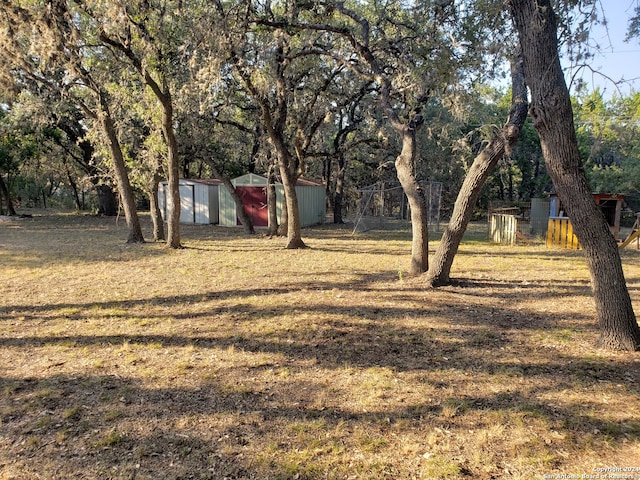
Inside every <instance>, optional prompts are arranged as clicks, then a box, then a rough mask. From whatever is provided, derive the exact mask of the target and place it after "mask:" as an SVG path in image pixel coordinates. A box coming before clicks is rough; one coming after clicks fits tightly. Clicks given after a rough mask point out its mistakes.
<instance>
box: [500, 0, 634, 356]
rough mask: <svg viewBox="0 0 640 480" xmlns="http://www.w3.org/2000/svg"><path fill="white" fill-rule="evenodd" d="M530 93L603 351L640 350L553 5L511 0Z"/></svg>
mask: <svg viewBox="0 0 640 480" xmlns="http://www.w3.org/2000/svg"><path fill="white" fill-rule="evenodd" d="M510 4H511V11H512V15H513V18H514V20H515V24H516V28H517V30H518V33H519V36H520V44H521V47H522V52H523V58H524V72H525V79H526V82H527V85H528V86H529V88H530V89H531V117H532V119H533V123H534V126H535V128H536V129H537V131H538V134H539V136H540V143H541V146H542V152H543V155H544V158H545V161H546V163H547V170H548V172H549V175H550V177H551V179H552V180H553V184H554V186H555V189H556V191H557V193H558V196H559V198H560V201H561V202H562V203H563V205H564V207H565V209H566V212H567V214H568V215H569V219H570V220H571V223H572V225H573V229H574V232H575V233H576V235H577V237H578V239H579V240H580V243H581V244H582V246H583V248H584V253H585V257H586V261H587V265H588V266H589V271H590V273H591V283H592V288H593V293H594V299H595V304H596V312H597V317H598V322H599V325H600V339H599V345H600V346H601V347H604V348H609V349H616V350H637V349H639V348H640V327H638V323H637V321H636V318H635V314H634V312H633V306H632V303H631V298H630V296H629V291H628V290H627V285H626V282H625V278H624V273H623V270H622V262H621V260H620V254H619V251H618V246H617V244H616V241H615V239H614V237H613V235H612V234H611V231H610V229H609V226H608V224H607V222H606V220H605V218H604V216H603V215H602V212H601V211H600V209H599V208H598V206H597V205H596V203H595V200H594V198H593V195H592V193H591V190H590V188H589V184H588V182H587V178H586V175H585V172H584V168H583V166H582V165H581V162H580V156H579V152H578V143H577V138H576V132H575V127H574V123H573V111H572V108H571V100H570V97H569V91H568V89H567V85H566V83H565V80H564V76H563V73H562V69H561V66H560V60H559V54H558V40H557V30H556V17H555V14H554V12H553V10H552V8H551V4H550V0H510Z"/></svg>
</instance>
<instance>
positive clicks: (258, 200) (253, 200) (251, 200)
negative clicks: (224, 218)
mask: <svg viewBox="0 0 640 480" xmlns="http://www.w3.org/2000/svg"><path fill="white" fill-rule="evenodd" d="M236 191H237V192H238V195H239V196H240V199H241V200H242V205H243V207H244V211H245V213H246V214H247V215H248V216H249V218H251V221H252V222H253V226H254V227H268V226H269V211H268V209H267V189H266V188H265V187H236ZM236 221H237V224H238V225H240V219H236Z"/></svg>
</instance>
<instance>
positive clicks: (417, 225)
mask: <svg viewBox="0 0 640 480" xmlns="http://www.w3.org/2000/svg"><path fill="white" fill-rule="evenodd" d="M401 135H402V150H401V152H400V155H398V157H397V158H396V173H397V175H398V180H400V184H401V185H402V189H403V190H404V193H405V195H406V196H407V199H408V201H409V206H410V207H411V231H412V235H413V239H412V241H411V266H410V267H409V273H410V274H412V275H417V274H421V273H424V272H426V271H427V269H428V268H429V212H428V210H427V201H426V199H425V196H424V190H423V188H422V186H421V185H420V183H419V182H418V180H417V179H416V175H415V159H416V151H417V147H416V131H415V127H411V126H410V125H405V126H404V128H403V131H402V132H401Z"/></svg>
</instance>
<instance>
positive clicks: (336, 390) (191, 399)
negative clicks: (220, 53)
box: [0, 215, 640, 479]
mask: <svg viewBox="0 0 640 480" xmlns="http://www.w3.org/2000/svg"><path fill="white" fill-rule="evenodd" d="M480 230H482V229H481V228H480ZM125 238H126V232H125V230H124V226H123V225H122V223H121V224H120V225H115V222H114V220H113V219H102V218H95V217H84V216H74V215H49V216H36V217H34V218H33V219H25V220H20V221H14V222H8V223H3V224H0V267H1V269H2V283H1V284H0V317H1V320H0V322H1V323H0V325H1V329H0V382H1V384H0V422H1V423H0V478H2V479H10V478H11V479H37V478H43V479H70V478H83V479H104V478H113V479H125V478H131V479H133V478H136V479H157V478H163V479H188V478H194V479H206V478H210V479H224V478H228V479H233V478H238V479H240V478H241V479H250V478H256V479H350V478H351V479H382V478H388V479H411V478H433V479H443V478H451V479H455V478H473V479H491V478H496V479H498V478H512V479H531V478H544V475H549V476H550V475H579V476H580V475H582V474H591V475H594V474H596V470H594V469H597V468H603V467H620V468H625V467H640V398H639V394H640V355H639V354H637V353H636V354H617V353H609V352H603V351H598V350H596V349H595V348H594V347H593V345H594V343H595V341H596V339H597V329H596V326H595V325H594V306H593V302H592V300H591V298H590V296H589V293H590V291H589V283H588V279H589V276H588V272H587V270H586V267H585V265H584V261H583V259H582V257H581V255H580V253H575V252H565V251H552V250H547V249H545V248H544V247H541V246H536V245H533V246H526V247H525V246H518V247H511V248H505V247H498V246H493V245H489V244H487V243H486V242H484V240H483V236H482V235H481V234H477V235H475V236H471V237H469V238H468V239H467V241H465V242H464V243H463V245H462V248H461V251H460V253H459V256H458V258H457V260H456V263H455V264H454V272H453V273H454V276H455V277H457V278H458V279H459V280H460V281H459V282H458V283H457V284H455V285H454V286H451V287H446V288H442V289H439V290H436V291H425V290H424V289H422V288H421V287H420V284H419V282H417V281H416V280H412V279H407V278H406V275H405V274H403V272H402V270H403V269H404V268H405V267H406V266H407V264H408V249H409V232H408V230H407V229H406V228H397V229H393V230H386V231H370V232H367V233H365V234H361V235H359V236H357V237H356V238H354V237H352V236H351V231H350V229H348V228H343V229H341V228H335V227H332V226H326V227H319V228H315V229H310V230H305V231H304V238H305V241H306V242H307V243H308V245H309V246H310V247H311V248H310V249H307V250H304V251H287V250H284V249H282V248H281V246H282V240H279V239H268V238H264V237H260V236H256V237H254V238H246V237H243V236H242V235H241V232H239V231H236V230H231V229H222V228H219V227H211V226H206V227H185V228H184V230H183V241H184V244H185V245H186V247H187V248H186V249H184V250H178V251H170V250H167V249H165V248H164V246H163V245H154V244H146V245H135V246H126V245H124V244H123V241H124V239H125ZM432 243H433V244H434V245H435V244H436V243H437V242H436V241H434V242H432ZM623 255H624V259H623V261H624V264H625V269H626V274H627V279H628V282H629V286H630V290H631V293H632V296H633V298H634V301H635V304H636V310H637V311H640V305H639V304H640V291H639V287H640V254H639V253H638V252H637V251H633V250H630V251H625V252H624V253H623ZM636 474H637V475H638V476H640V472H636ZM547 478H551V477H547ZM557 478H561V477H557ZM600 478H604V477H603V476H601V477H600Z"/></svg>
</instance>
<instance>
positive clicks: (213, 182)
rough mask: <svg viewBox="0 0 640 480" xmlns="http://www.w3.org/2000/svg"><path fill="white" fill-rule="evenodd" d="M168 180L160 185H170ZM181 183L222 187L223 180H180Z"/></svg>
mask: <svg viewBox="0 0 640 480" xmlns="http://www.w3.org/2000/svg"><path fill="white" fill-rule="evenodd" d="M168 182H169V181H168V180H163V181H162V182H160V183H164V184H166V183H168ZM178 182H180V183H185V182H187V183H199V184H202V185H214V186H215V185H222V180H218V179H217V178H180V179H179V180H178Z"/></svg>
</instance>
